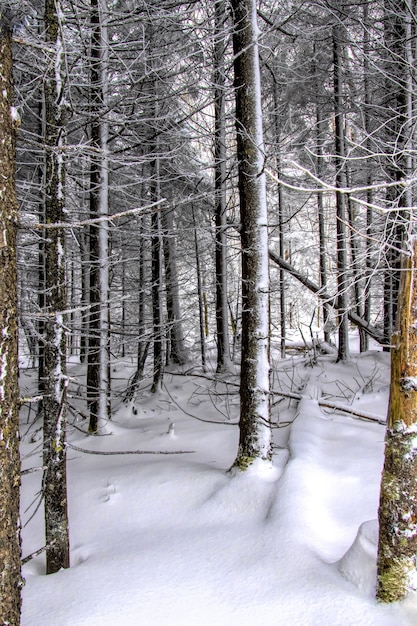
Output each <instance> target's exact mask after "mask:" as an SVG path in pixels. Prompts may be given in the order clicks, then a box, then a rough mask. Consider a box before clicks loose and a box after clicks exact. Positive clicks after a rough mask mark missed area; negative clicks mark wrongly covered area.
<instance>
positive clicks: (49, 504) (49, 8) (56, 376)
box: [42, 0, 69, 574]
mask: <svg viewBox="0 0 417 626" xmlns="http://www.w3.org/2000/svg"><path fill="white" fill-rule="evenodd" d="M61 20H62V8H61V5H60V3H59V2H57V0H45V36H46V41H47V44H48V47H49V50H50V51H51V53H50V57H49V58H48V63H47V69H46V76H45V87H44V89H45V91H44V99H45V131H44V132H45V224H46V225H47V226H49V225H51V226H52V228H49V229H47V233H46V240H45V247H44V250H45V271H44V275H45V309H46V311H47V316H46V318H45V348H44V376H45V380H44V391H45V396H44V399H43V402H42V408H43V415H44V422H43V462H44V466H45V468H46V469H45V471H44V498H45V535H46V545H47V551H46V573H47V574H53V573H54V572H57V571H59V570H60V569H61V568H67V567H69V538H68V514H67V484H66V447H65V436H66V399H65V395H66V388H67V384H68V379H67V376H66V332H65V320H64V311H65V309H66V290H65V235H64V228H63V227H62V223H63V221H64V219H65V210H64V209H65V163H64V148H65V100H64V87H65V82H64V80H63V70H62V67H63V62H64V58H63V39H62V23H61Z"/></svg>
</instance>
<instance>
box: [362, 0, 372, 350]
mask: <svg viewBox="0 0 417 626" xmlns="http://www.w3.org/2000/svg"><path fill="white" fill-rule="evenodd" d="M368 9H369V7H368V3H367V2H365V3H364V5H363V23H364V30H363V52H364V61H363V90H364V98H365V106H364V112H363V115H364V127H365V133H366V138H365V148H366V151H367V153H368V154H371V149H372V148H371V131H372V128H371V115H370V111H369V109H370V106H371V85H370V78H369V72H370V58H369V54H370V37H369V10H368ZM372 183H373V176H372V166H371V165H369V166H368V170H367V175H366V186H367V187H368V191H367V192H366V202H367V207H366V242H365V250H366V252H365V258H366V261H365V265H366V270H365V281H364V282H365V285H364V295H363V299H364V319H365V320H366V321H367V322H368V323H370V321H371V312H372V300H371V294H372V289H371V286H372V253H373V244H372V230H373V209H372V204H373V193H372V189H371V187H372ZM361 339H362V340H363V350H364V351H365V350H368V348H369V337H368V335H367V334H366V333H365V335H364V336H363V337H362V336H361Z"/></svg>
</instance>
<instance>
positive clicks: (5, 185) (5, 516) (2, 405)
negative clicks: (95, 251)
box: [0, 7, 22, 626]
mask: <svg viewBox="0 0 417 626" xmlns="http://www.w3.org/2000/svg"><path fill="white" fill-rule="evenodd" d="M12 67H13V62H12V25H11V24H10V23H9V21H8V15H7V8H5V7H0V137H1V138H2V139H1V141H0V171H1V176H0V379H1V384H0V433H1V437H0V620H1V621H2V623H3V624H11V625H12V624H13V626H18V624H19V623H20V606H21V597H20V592H21V588H22V578H21V574H20V522H19V493H20V458H19V435H18V432H19V391H18V388H19V387H18V360H17V346H18V336H17V272H16V226H17V202H16V190H15V163H16V154H15V131H16V123H15V121H14V120H13V117H12V115H11V112H12V111H13V110H14V109H13V105H14V102H13V74H12Z"/></svg>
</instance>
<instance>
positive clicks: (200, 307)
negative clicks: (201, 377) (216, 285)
mask: <svg viewBox="0 0 417 626" xmlns="http://www.w3.org/2000/svg"><path fill="white" fill-rule="evenodd" d="M192 215H193V227H194V250H195V267H196V272H197V296H198V317H199V321H200V324H199V326H200V351H201V367H202V369H203V372H205V371H206V337H205V332H204V331H205V323H204V300H203V283H202V280H201V267H200V250H199V245H198V236H197V224H196V219H195V211H194V207H192Z"/></svg>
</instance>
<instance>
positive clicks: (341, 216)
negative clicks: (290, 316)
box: [333, 24, 349, 361]
mask: <svg viewBox="0 0 417 626" xmlns="http://www.w3.org/2000/svg"><path fill="white" fill-rule="evenodd" d="M342 28H343V27H342V26H341V25H340V24H336V25H335V26H333V89H334V116H335V167H336V188H337V189H339V188H342V187H345V186H346V184H345V183H346V173H345V167H346V165H345V162H344V161H345V149H344V143H345V141H344V113H343V74H342V43H341V42H342V36H341V33H342ZM336 248H337V289H338V306H337V308H338V317H339V319H338V336H339V341H338V360H339V361H346V359H347V358H348V357H349V334H348V331H349V325H348V269H347V236H346V198H345V196H344V195H343V194H342V193H340V191H336Z"/></svg>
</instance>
